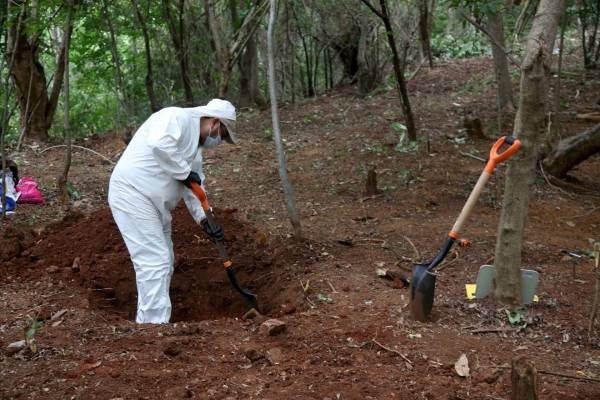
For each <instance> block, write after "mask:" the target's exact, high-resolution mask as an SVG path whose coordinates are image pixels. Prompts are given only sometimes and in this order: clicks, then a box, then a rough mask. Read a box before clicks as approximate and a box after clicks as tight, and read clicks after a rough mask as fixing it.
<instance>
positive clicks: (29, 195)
mask: <svg viewBox="0 0 600 400" xmlns="http://www.w3.org/2000/svg"><path fill="white" fill-rule="evenodd" d="M17 192H19V193H20V194H21V195H20V196H19V199H18V200H17V202H18V203H27V204H44V197H43V196H42V192H40V190H39V189H38V184H37V182H36V181H35V179H33V178H32V177H31V176H24V177H22V178H21V179H19V183H17Z"/></svg>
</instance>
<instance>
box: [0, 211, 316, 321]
mask: <svg viewBox="0 0 600 400" xmlns="http://www.w3.org/2000/svg"><path fill="white" fill-rule="evenodd" d="M215 214H216V218H217V221H218V222H219V223H220V224H221V225H222V226H223V229H224V231H225V238H226V241H227V246H228V250H229V252H230V256H231V257H232V261H233V267H234V269H235V271H236V273H237V276H238V280H239V281H240V283H241V284H242V286H246V287H247V288H249V289H250V290H251V291H253V292H255V293H256V294H257V295H258V305H259V307H260V311H261V312H262V313H266V314H277V313H279V311H280V310H281V306H282V305H284V304H285V305H286V306H287V307H286V308H287V309H289V307H290V306H291V307H292V308H298V307H302V305H303V294H302V290H301V288H300V285H299V284H297V279H292V278H293V277H294V275H295V272H296V271H298V270H301V271H303V270H304V269H305V268H304V267H305V266H306V265H308V264H310V263H311V261H310V259H311V257H310V255H311V254H310V253H311V252H312V250H309V245H308V244H307V243H305V242H298V241H294V240H293V239H289V240H283V239H281V240H276V243H268V240H267V237H266V235H265V234H264V233H262V232H259V231H258V230H256V229H255V228H254V227H252V226H250V225H249V224H246V223H244V222H242V221H240V220H238V219H237V218H236V212H235V210H216V211H215ZM172 230H173V243H174V250H175V272H174V274H173V279H172V281H171V291H170V295H171V302H172V307H173V311H172V317H171V321H172V322H176V321H192V320H194V321H198V320H205V319H218V318H223V317H239V316H241V315H243V314H244V312H245V311H247V305H246V304H245V303H244V301H243V299H242V298H241V296H240V295H239V294H238V293H237V292H236V291H235V290H234V289H233V288H232V287H231V285H230V283H229V281H228V279H227V274H226V272H225V271H224V269H223V264H222V260H221V259H220V258H219V255H218V251H217V249H216V247H215V245H214V244H213V243H212V242H211V241H210V240H209V239H208V238H207V237H206V235H205V234H204V233H203V232H202V230H201V229H200V227H199V226H198V225H197V224H196V223H195V222H194V221H193V219H192V217H191V216H190V215H189V213H188V211H187V209H186V208H185V207H184V206H180V207H178V208H177V209H176V210H174V212H173V226H172ZM28 247H29V250H28V251H27V252H24V253H21V254H20V256H19V257H18V259H17V260H16V261H15V264H13V265H18V266H19V268H18V269H17V270H16V271H12V272H14V273H16V274H18V275H20V276H22V277H26V276H27V275H30V276H31V275H36V276H39V274H40V272H41V271H44V273H48V271H50V270H56V267H58V270H59V272H57V273H55V274H54V275H53V276H56V277H57V278H59V279H66V280H71V281H72V282H73V283H75V284H77V285H78V286H81V287H83V288H84V289H86V291H87V293H88V299H89V302H90V306H91V307H93V308H97V309H101V310H104V311H107V312H110V313H116V314H118V315H120V316H122V317H125V318H128V319H134V318H135V312H136V303H137V293H136V284H135V274H134V272H133V265H132V263H131V260H130V258H129V253H128V252H127V249H126V247H125V244H124V242H123V240H122V238H121V235H120V233H119V231H118V228H117V226H116V224H115V223H114V221H113V218H112V215H111V213H110V210H109V209H108V208H105V209H102V210H99V211H97V212H95V213H93V214H91V215H90V216H88V217H85V218H83V217H81V218H78V219H75V220H73V219H67V220H65V221H64V222H60V223H57V224H54V225H52V226H51V227H49V228H48V230H47V232H46V233H45V235H44V237H43V239H42V240H41V241H39V242H36V243H35V245H33V243H30V244H29V246H28ZM74 261H75V263H74ZM51 266H52V267H53V268H50V267H51Z"/></svg>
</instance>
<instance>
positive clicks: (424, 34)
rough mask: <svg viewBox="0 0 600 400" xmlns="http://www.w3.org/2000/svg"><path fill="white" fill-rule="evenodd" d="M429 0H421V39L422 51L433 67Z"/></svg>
mask: <svg viewBox="0 0 600 400" xmlns="http://www.w3.org/2000/svg"><path fill="white" fill-rule="evenodd" d="M430 19H431V14H430V13H429V0H419V39H420V42H421V51H422V52H423V56H424V57H425V58H426V59H427V62H429V68H433V56H432V55H431V42H430V37H429V27H430V26H431V24H430V22H429V20H430Z"/></svg>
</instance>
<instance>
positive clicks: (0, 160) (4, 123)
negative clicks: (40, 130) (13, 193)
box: [0, 2, 25, 219]
mask: <svg viewBox="0 0 600 400" xmlns="http://www.w3.org/2000/svg"><path fill="white" fill-rule="evenodd" d="M21 7H22V8H21V9H20V10H19V14H18V15H19V16H18V18H17V22H16V27H15V28H14V30H13V34H15V35H16V36H17V37H18V36H19V35H20V34H21V28H22V27H21V23H22V22H23V17H24V15H25V10H24V8H25V5H24V4H21ZM8 11H9V9H8V2H4V4H3V6H2V16H1V21H2V25H0V26H1V27H4V26H5V24H6V23H7V20H8ZM13 22H14V21H13ZM10 29H12V27H8V26H7V27H6V29H3V30H2V35H3V36H4V43H5V46H6V50H7V51H6V57H5V58H3V59H2V61H0V66H2V67H4V62H6V64H7V69H8V71H11V70H12V68H13V65H14V63H15V56H16V53H17V52H16V51H15V49H14V48H13V49H10V51H8V50H9V47H10V45H11V43H10V33H9V32H10ZM9 54H10V56H9ZM2 70H3V68H0V71H2ZM3 86H4V87H3V96H2V112H0V117H1V118H2V119H1V120H0V164H1V165H0V168H2V170H1V172H2V181H1V182H2V192H1V193H0V204H1V205H2V219H4V218H6V174H5V173H4V172H5V171H6V167H7V159H6V145H5V140H6V139H5V138H6V131H7V129H8V119H9V112H8V99H9V95H10V74H6V75H5V76H4V82H3Z"/></svg>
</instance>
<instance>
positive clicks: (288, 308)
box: [281, 303, 296, 314]
mask: <svg viewBox="0 0 600 400" xmlns="http://www.w3.org/2000/svg"><path fill="white" fill-rule="evenodd" d="M281 312H282V313H283V314H293V313H295V312H296V306H294V305H293V304H287V303H283V304H282V305H281Z"/></svg>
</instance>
